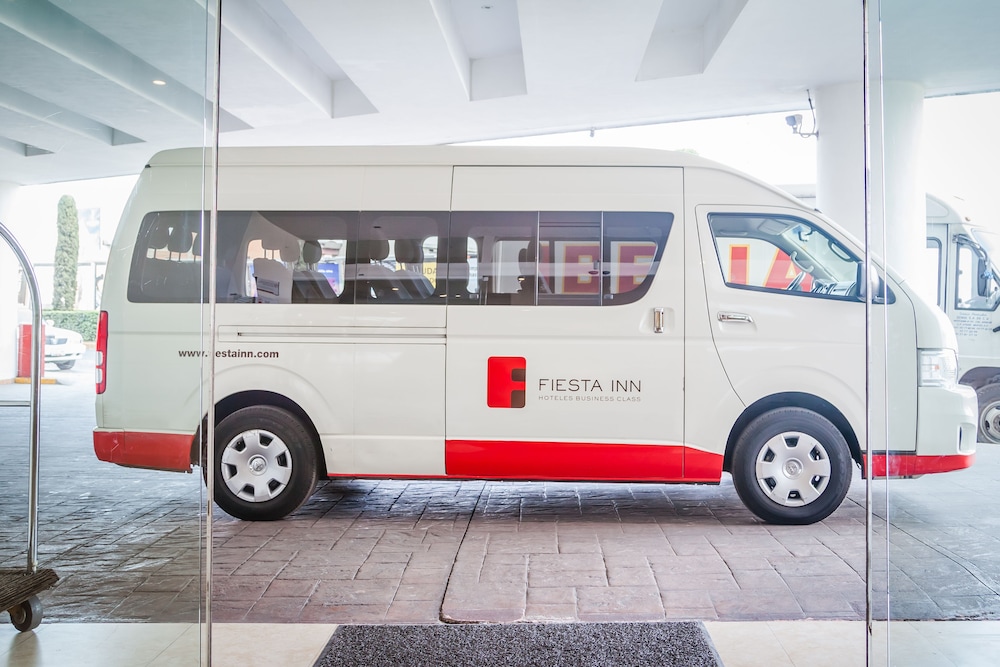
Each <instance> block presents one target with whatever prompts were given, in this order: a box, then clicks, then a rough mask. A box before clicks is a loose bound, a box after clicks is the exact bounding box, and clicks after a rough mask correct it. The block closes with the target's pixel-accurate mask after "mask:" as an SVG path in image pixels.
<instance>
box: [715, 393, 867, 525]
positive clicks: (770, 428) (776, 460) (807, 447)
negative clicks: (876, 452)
mask: <svg viewBox="0 0 1000 667" xmlns="http://www.w3.org/2000/svg"><path fill="white" fill-rule="evenodd" d="M732 475H733V485H734V486H735V487H736V492H737V493H738V494H739V496H740V499H741V500H742V501H743V504H745V505H746V506H747V509H749V510H750V511H751V512H753V513H754V514H756V515H757V516H758V517H760V518H761V519H763V520H764V521H767V522H768V523H776V524H794V525H804V524H809V523H815V522H817V521H822V520H823V519H825V518H826V517H828V516H830V514H832V513H833V512H834V510H836V509H837V508H838V507H840V503H841V502H843V500H844V497H845V496H846V495H847V489H848V488H849V487H850V485H851V454H850V450H849V448H848V446H847V441H846V440H845V439H844V435H843V434H842V433H841V432H840V431H839V430H838V429H837V427H836V426H834V425H833V423H831V422H830V420H828V419H827V418H826V417H824V416H822V415H820V414H818V413H816V412H813V411H812V410H807V409H805V408H797V407H787V408H777V409H775V410H771V411H769V412H765V413H764V414H762V415H760V416H758V417H756V418H755V419H754V420H753V421H751V422H750V423H749V424H748V425H747V427H746V428H745V429H743V432H742V433H740V435H739V437H738V438H737V440H736V443H735V445H734V446H733V466H732Z"/></svg>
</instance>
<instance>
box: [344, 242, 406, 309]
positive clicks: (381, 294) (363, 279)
mask: <svg viewBox="0 0 1000 667" xmlns="http://www.w3.org/2000/svg"><path fill="white" fill-rule="evenodd" d="M387 257H389V241H388V239H363V240H361V241H359V242H358V261H357V265H356V271H357V274H356V291H355V300H356V301H357V302H358V303H364V302H366V301H405V300H408V299H409V298H410V294H409V292H407V291H406V290H405V289H404V288H403V287H402V285H400V284H399V281H397V280H396V272H395V271H393V270H392V269H390V268H389V267H388V266H386V265H385V264H383V263H382V262H383V261H385V259H386V258H387Z"/></svg>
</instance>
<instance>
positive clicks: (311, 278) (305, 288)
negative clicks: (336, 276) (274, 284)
mask: <svg viewBox="0 0 1000 667" xmlns="http://www.w3.org/2000/svg"><path fill="white" fill-rule="evenodd" d="M321 259H323V247H322V246H321V245H320V244H319V241H311V240H306V241H304V242H303V243H302V261H303V262H304V263H305V265H306V266H305V268H304V269H295V271H294V272H293V273H292V303H333V302H335V301H337V293H336V292H335V291H334V289H333V286H332V285H331V284H330V281H329V280H327V278H326V276H325V275H323V273H321V272H320V271H319V270H318V269H317V268H316V266H317V264H319V261H320V260H321Z"/></svg>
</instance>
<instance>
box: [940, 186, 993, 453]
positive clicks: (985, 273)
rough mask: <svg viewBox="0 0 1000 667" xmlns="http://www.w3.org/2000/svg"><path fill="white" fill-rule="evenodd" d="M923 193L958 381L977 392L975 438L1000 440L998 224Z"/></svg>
mask: <svg viewBox="0 0 1000 667" xmlns="http://www.w3.org/2000/svg"><path fill="white" fill-rule="evenodd" d="M961 206H962V204H961V202H958V201H955V200H948V199H944V198H941V197H937V196H934V195H931V194H928V195H927V261H928V268H929V269H930V270H931V271H933V273H932V274H931V275H936V276H937V283H936V287H937V303H938V305H939V306H940V307H941V308H942V309H943V310H944V311H945V313H946V314H947V315H948V318H949V319H950V320H951V321H952V324H953V325H954V326H955V333H956V334H957V336H958V370H959V382H961V383H962V384H966V385H969V386H970V387H972V388H973V389H975V390H976V394H977V396H978V398H979V420H978V423H979V441H980V442H989V443H994V444H996V443H1000V309H998V306H1000V279H998V275H1000V273H998V266H1000V263H998V257H1000V233H998V232H1000V230H998V229H990V228H988V227H986V226H984V225H981V224H975V223H974V222H973V220H972V218H971V216H969V215H967V214H965V213H963V212H962V211H961Z"/></svg>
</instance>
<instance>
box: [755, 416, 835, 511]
mask: <svg viewBox="0 0 1000 667" xmlns="http://www.w3.org/2000/svg"><path fill="white" fill-rule="evenodd" d="M756 472H757V484H759V485H760V488H761V490H762V491H763V492H764V493H765V494H767V496H768V497H769V498H770V499H771V500H773V501H774V502H776V503H778V504H779V505H784V506H785V507H801V506H802V505H808V504H809V503H811V502H813V501H814V500H816V499H817V498H819V497H820V496H821V495H823V491H824V490H825V489H826V487H827V485H828V484H829V483H830V457H829V456H828V455H827V453H826V449H825V448H824V447H823V445H822V444H820V442H819V441H818V440H817V439H816V438H814V437H812V436H811V435H808V434H806V433H799V432H798V431H789V432H786V433H781V434H779V435H776V436H774V437H773V438H771V439H770V440H768V441H767V442H766V443H765V444H764V446H763V447H762V448H761V450H760V453H759V454H758V455H757V464H756Z"/></svg>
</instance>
